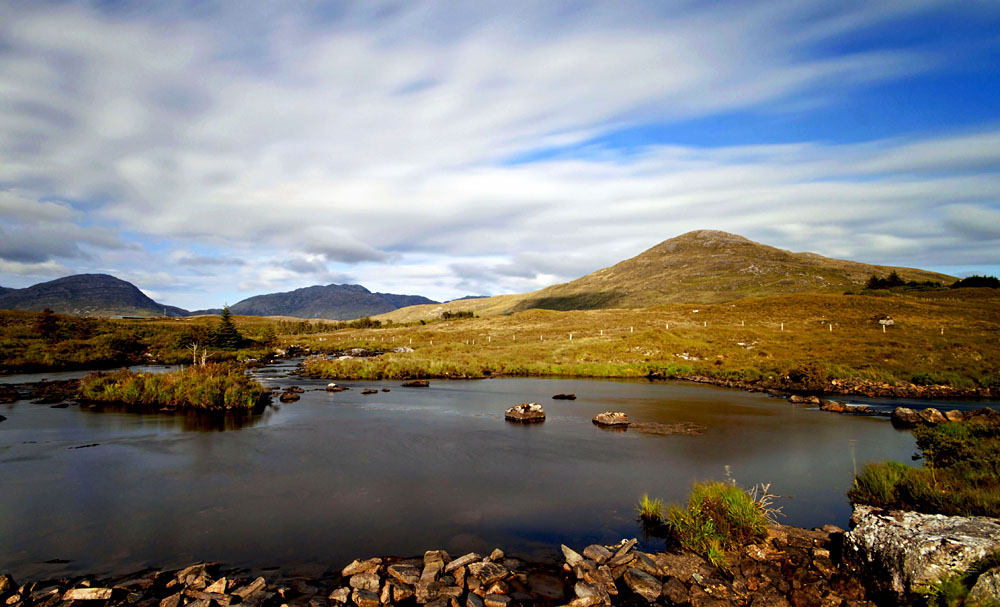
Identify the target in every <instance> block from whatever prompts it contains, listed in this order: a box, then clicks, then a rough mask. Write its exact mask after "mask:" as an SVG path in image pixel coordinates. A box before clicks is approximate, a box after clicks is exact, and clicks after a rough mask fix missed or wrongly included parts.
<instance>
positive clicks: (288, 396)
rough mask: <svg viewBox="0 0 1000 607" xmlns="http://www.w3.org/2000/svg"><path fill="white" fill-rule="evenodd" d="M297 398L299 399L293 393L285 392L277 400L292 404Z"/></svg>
mask: <svg viewBox="0 0 1000 607" xmlns="http://www.w3.org/2000/svg"><path fill="white" fill-rule="evenodd" d="M299 398H300V397H299V395H298V394H296V393H295V392H289V391H287V390H286V391H284V392H282V393H281V396H279V397H278V400H280V401H281V402H283V403H293V402H295V401H297V400H299Z"/></svg>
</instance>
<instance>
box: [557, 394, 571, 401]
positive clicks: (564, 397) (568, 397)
mask: <svg viewBox="0 0 1000 607" xmlns="http://www.w3.org/2000/svg"><path fill="white" fill-rule="evenodd" d="M552 400H576V394H556V395H554V396H553V397H552Z"/></svg>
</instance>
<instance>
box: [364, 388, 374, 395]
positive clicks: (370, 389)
mask: <svg viewBox="0 0 1000 607" xmlns="http://www.w3.org/2000/svg"><path fill="white" fill-rule="evenodd" d="M361 393H362V394H365V395H368V394H378V390H375V389H372V388H365V389H364V390H362V391H361Z"/></svg>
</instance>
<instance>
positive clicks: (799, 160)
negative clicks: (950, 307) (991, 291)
mask: <svg viewBox="0 0 1000 607" xmlns="http://www.w3.org/2000/svg"><path fill="white" fill-rule="evenodd" d="M934 6H936V3H933V2H915V1H909V0H908V1H900V2H880V3H876V4H872V3H867V2H829V3H819V4H817V3H812V4H808V5H807V4H802V3H795V2H784V1H778V0H775V1H762V2H755V3H744V4H738V5H727V6H725V7H714V6H712V5H710V4H697V3H695V4H657V3H635V4H622V3H597V4H593V5H590V4H588V5H587V6H586V7H581V6H580V5H579V4H578V3H533V2H525V3H514V4H512V5H510V6H509V7H507V8H506V9H505V10H497V9H496V7H495V5H490V4H488V3H471V4H468V5H464V6H463V5H440V4H434V3H408V4H406V5H403V6H401V7H397V8H396V9H395V10H393V11H382V10H381V9H379V8H373V7H372V6H371V5H369V4H368V3H360V4H357V5H348V6H347V7H345V9H344V11H345V14H344V15H343V16H342V17H341V18H340V19H339V20H334V21H324V20H322V19H319V18H316V16H315V15H310V14H309V13H308V10H307V12H305V13H288V12H285V11H284V10H282V9H279V8H275V7H273V6H272V7H267V6H256V7H248V6H247V5H246V4H245V3H232V4H229V3H221V4H220V6H219V8H218V12H212V11H209V12H207V13H206V14H204V15H199V16H196V17H192V16H191V15H187V14H185V13H184V11H183V10H180V9H162V10H161V9H157V10H155V11H154V10H152V9H149V10H150V12H147V13H143V12H141V11H138V12H134V13H131V14H127V15H118V16H115V17H109V16H107V15H104V14H101V13H99V12H96V11H93V10H90V9H87V8H81V7H78V6H75V5H59V6H44V7H42V8H35V7H33V6H32V5H30V4H24V5H19V6H17V7H7V8H5V9H0V39H3V40H4V42H5V45H6V46H5V47H4V50H3V51H0V98H3V99H5V100H7V101H8V103H7V104H6V105H5V106H3V108H2V109H0V184H4V186H5V187H9V188H10V189H8V190H6V191H3V192H0V212H2V213H3V215H2V216H0V229H4V228H6V231H5V234H13V233H15V232H17V233H20V234H22V235H21V236H20V237H19V238H20V241H18V242H16V243H15V239H14V238H13V237H10V238H9V243H8V245H7V250H8V254H7V256H6V257H5V256H4V254H3V250H4V249H3V247H0V258H2V259H4V260H6V261H5V263H6V264H7V265H6V266H2V267H0V279H3V273H4V272H6V273H15V270H13V269H4V268H18V270H17V271H16V273H17V274H26V273H30V268H31V267H38V268H39V269H40V270H39V275H42V274H43V273H45V272H48V273H51V272H52V271H53V268H55V267H62V265H60V264H67V263H69V261H68V260H73V269H74V271H78V270H82V269H85V268H88V267H103V268H110V270H109V271H112V273H116V274H118V275H125V274H127V273H129V272H133V274H135V275H139V273H138V272H137V271H135V270H134V269H135V268H137V267H139V265H140V264H146V265H147V266H150V267H159V266H160V265H162V264H168V267H166V268H164V271H165V272H166V273H167V274H168V275H169V276H171V278H172V280H171V283H170V285H169V289H168V288H164V287H162V286H157V285H154V284H152V282H153V281H155V280H157V279H156V278H155V277H148V279H147V280H149V281H150V283H151V284H149V285H141V286H144V288H145V287H147V286H148V287H153V288H155V289H156V292H157V293H167V292H170V293H178V294H181V295H182V294H184V293H185V291H184V290H183V289H184V285H189V287H188V289H189V290H190V293H194V295H190V297H191V299H192V300H193V301H191V302H190V303H189V302H183V301H180V302H176V303H178V304H180V305H189V306H192V307H195V306H197V307H202V306H208V305H217V304H218V303H219V302H218V299H220V298H221V297H234V298H235V297H237V295H240V296H245V295H248V294H253V292H254V291H265V290H274V289H282V290H285V289H290V288H295V287H298V286H304V285H305V284H310V282H341V281H347V280H357V281H359V282H361V283H362V284H365V285H366V286H368V287H370V288H372V289H373V290H382V291H392V292H409V293H422V294H427V295H429V296H432V297H437V298H442V299H444V298H448V297H453V296H459V295H464V294H466V291H468V290H475V291H476V292H479V293H486V292H491V293H495V292H502V291H519V290H520V291H523V290H529V289H533V288H537V287H540V286H544V284H545V282H546V281H550V280H566V279H570V278H574V277H576V276H578V275H580V274H582V273H585V272H588V271H592V270H593V269H596V268H598V267H601V266H604V265H609V264H612V263H614V262H616V261H619V260H621V259H624V258H626V257H629V256H631V255H634V254H636V253H638V252H639V251H641V250H643V249H645V248H647V247H649V246H652V245H653V244H655V243H656V242H658V241H660V240H663V239H665V238H667V237H670V236H673V235H676V234H679V233H682V232H684V231H687V230H688V229H698V228H705V227H712V228H718V229H727V230H730V231H734V232H738V233H742V234H744V235H747V236H749V237H752V238H757V239H759V240H763V241H766V242H768V243H769V244H774V245H777V246H784V247H788V248H794V249H797V250H814V251H817V252H820V253H826V254H835V255H838V256H842V257H856V258H860V259H862V260H865V261H872V262H886V263H890V262H891V263H907V264H910V265H918V264H926V263H935V264H945V263H950V262H956V263H957V262H958V261H959V260H967V259H971V260H974V261H975V262H976V263H978V264H1000V247H996V246H995V244H996V243H995V240H996V238H997V235H996V233H995V231H991V230H990V229H988V228H984V227H982V226H983V225H984V223H985V222H986V221H988V220H991V219H992V218H993V215H994V214H995V213H996V209H995V208H994V207H995V205H996V201H997V200H1000V178H998V176H997V167H998V165H1000V130H996V128H995V127H994V128H983V129H980V130H979V131H978V132H977V131H969V132H963V133H956V134H949V135H937V136H934V137H926V136H925V137H918V136H913V137H910V138H893V139H885V140H881V141H875V142H868V143H859V144H851V145H832V144H820V143H810V142H802V143H797V144H789V145H757V146H733V147H723V148H715V149H700V148H695V147H685V146H660V147H649V148H646V149H644V150H641V151H637V152H636V153H635V154H633V155H631V156H629V157H626V158H623V157H621V156H620V155H617V154H613V153H611V152H607V151H606V150H600V149H596V150H593V151H592V152H593V153H592V154H591V155H590V156H588V157H587V158H585V159H563V160H553V161H548V162H536V163H531V164H520V165H510V164H507V163H506V162H505V161H506V160H508V159H509V158H511V157H514V156H517V155H519V154H523V153H527V152H531V151H534V150H538V149H540V148H545V147H546V146H572V145H575V144H577V143H580V142H582V141H586V140H587V139H589V138H591V137H593V136H595V135H598V134H600V133H602V132H604V131H606V130H608V129H613V128H616V127H626V126H631V125H636V124H642V123H643V122H645V121H677V120H683V119H686V118H692V117H700V116H706V115H711V114H713V113H715V112H722V111H739V110H748V109H752V110H755V111H761V110H763V109H765V108H767V109H768V110H770V111H778V110H775V109H774V108H787V107H789V106H794V104H797V103H823V102H824V100H827V99H830V98H836V97H839V96H841V95H844V94H847V93H849V91H850V90H852V88H854V87H858V86H863V85H865V84H866V83H871V82H884V81H891V80H892V79H895V78H900V77H903V76H909V75H913V74H915V73H919V72H922V71H926V70H930V69H933V68H934V67H936V66H938V65H940V63H941V62H942V61H944V60H945V58H943V57H941V56H939V55H938V54H937V53H934V52H930V51H928V50H927V49H924V48H917V47H911V48H906V47H900V48H896V49H894V50H892V51H885V50H882V51H877V52H871V51H859V52H856V53H853V54H846V55H839V56H830V55H829V54H824V53H821V52H818V51H817V48H818V47H819V46H820V45H824V44H827V43H829V42H832V41H836V40H837V39H838V38H837V37H838V36H843V35H848V34H851V33H852V32H857V31H862V30H865V29H866V28H870V27H872V26H873V25H877V24H880V23H885V22H887V21H889V20H893V19H899V18H901V17H904V16H907V15H912V14H915V13H918V12H920V11H924V10H928V7H934ZM300 7H304V8H305V9H310V8H311V7H312V5H311V4H309V3H303V4H302V5H300ZM315 10H320V9H318V8H316V9H315ZM963 10H974V9H973V8H966V9H963ZM4 13H6V14H4ZM52 200H55V201H59V202H51V201H52ZM993 223H994V224H995V223H996V222H993ZM990 225H993V224H990ZM12 230H14V231H12ZM124 235H127V236H124ZM970 235H971V236H973V237H974V239H975V240H976V242H977V243H978V244H971V243H969V242H967V236H970ZM121 240H128V241H129V242H132V243H141V244H142V245H143V247H144V248H145V250H143V251H135V250H132V251H125V252H123V251H122V250H121V248H122V247H123V246H124V244H123V243H122V242H121ZM991 243H992V244H991ZM15 244H16V245H17V246H14V245H15ZM931 247H933V250H934V251H935V253H934V254H933V255H932V254H930V253H929V252H928V251H929V250H930V248H931ZM195 251H197V252H195ZM205 251H208V252H207V253H206V252H205ZM241 260H242V261H243V262H244V263H243V264H242V265H241V264H239V263H238V261H241ZM11 264H14V265H11ZM18 264H19V265H18ZM46 264H47V265H46ZM43 270H44V271H43ZM213 292H216V293H219V294H220V296H217V297H216V298H215V299H213V300H209V301H206V299H208V298H210V297H212V295H211V294H212V293H213ZM171 303H175V302H171ZM231 303H233V302H231Z"/></svg>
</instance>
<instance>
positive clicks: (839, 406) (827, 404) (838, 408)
mask: <svg viewBox="0 0 1000 607" xmlns="http://www.w3.org/2000/svg"><path fill="white" fill-rule="evenodd" d="M819 408H820V410H822V411H830V412H831V413H843V412H845V411H847V405H845V404H844V403H838V402H837V401H835V400H828V401H824V402H823V404H821V405H820V406H819Z"/></svg>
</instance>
